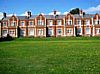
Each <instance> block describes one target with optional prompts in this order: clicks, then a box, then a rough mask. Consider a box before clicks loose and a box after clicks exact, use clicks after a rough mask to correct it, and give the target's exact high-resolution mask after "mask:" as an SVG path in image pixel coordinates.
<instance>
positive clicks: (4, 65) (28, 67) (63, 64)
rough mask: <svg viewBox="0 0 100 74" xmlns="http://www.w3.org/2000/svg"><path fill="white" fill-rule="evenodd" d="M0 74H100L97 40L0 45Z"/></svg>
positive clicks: (33, 40) (24, 40) (22, 41)
mask: <svg viewBox="0 0 100 74" xmlns="http://www.w3.org/2000/svg"><path fill="white" fill-rule="evenodd" d="M0 74H100V37H67V38H18V39H15V40H13V41H4V42H0Z"/></svg>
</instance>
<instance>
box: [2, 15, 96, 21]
mask: <svg viewBox="0 0 100 74" xmlns="http://www.w3.org/2000/svg"><path fill="white" fill-rule="evenodd" d="M37 16H38V15H32V16H31V17H30V18H27V17H26V16H16V17H17V18H18V19H19V20H29V19H34V18H36V17H37ZM43 16H44V17H46V19H55V16H54V15H43ZM73 16H74V17H75V18H82V16H80V15H79V14H75V15H73ZM94 16H95V14H85V15H84V16H83V18H92V17H94ZM64 17H65V15H56V19H63V18H64ZM9 18H10V17H6V18H3V20H8V19H9Z"/></svg>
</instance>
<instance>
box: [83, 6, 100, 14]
mask: <svg viewBox="0 0 100 74" xmlns="http://www.w3.org/2000/svg"><path fill="white" fill-rule="evenodd" d="M83 11H85V12H86V13H97V12H100V5H98V6H96V7H90V8H88V9H85V10H83Z"/></svg>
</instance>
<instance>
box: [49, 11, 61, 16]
mask: <svg viewBox="0 0 100 74" xmlns="http://www.w3.org/2000/svg"><path fill="white" fill-rule="evenodd" d="M56 14H58V15H60V14H61V12H58V11H57V12H56ZM49 15H54V12H50V13H49Z"/></svg>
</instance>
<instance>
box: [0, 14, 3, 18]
mask: <svg viewBox="0 0 100 74" xmlns="http://www.w3.org/2000/svg"><path fill="white" fill-rule="evenodd" d="M2 18H3V13H2V12H0V20H1V19H2Z"/></svg>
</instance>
